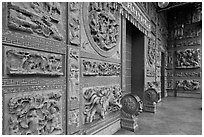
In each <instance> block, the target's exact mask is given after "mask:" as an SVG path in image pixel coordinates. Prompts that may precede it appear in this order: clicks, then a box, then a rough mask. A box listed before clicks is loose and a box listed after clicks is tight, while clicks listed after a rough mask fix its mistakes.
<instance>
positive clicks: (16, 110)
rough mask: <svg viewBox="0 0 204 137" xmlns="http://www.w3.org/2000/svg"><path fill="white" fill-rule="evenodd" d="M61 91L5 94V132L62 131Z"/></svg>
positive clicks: (22, 133) (29, 133)
mask: <svg viewBox="0 0 204 137" xmlns="http://www.w3.org/2000/svg"><path fill="white" fill-rule="evenodd" d="M62 98H63V97H62V92H61V90H59V89H57V90H48V91H43V92H40V93H39V92H32V93H30V92H29V93H28V92H27V93H18V94H15V96H13V95H12V96H9V95H8V94H6V97H5V100H8V101H7V103H8V104H7V105H5V106H4V108H5V112H7V113H6V114H5V115H4V117H6V119H5V118H4V123H5V125H7V126H6V127H5V130H4V131H5V133H6V134H9V135H48V134H49V135H56V134H62V133H63V126H62Z"/></svg>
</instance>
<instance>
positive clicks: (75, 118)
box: [68, 109, 79, 134]
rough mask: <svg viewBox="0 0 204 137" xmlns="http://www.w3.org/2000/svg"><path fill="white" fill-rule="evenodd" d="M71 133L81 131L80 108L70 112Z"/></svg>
mask: <svg viewBox="0 0 204 137" xmlns="http://www.w3.org/2000/svg"><path fill="white" fill-rule="evenodd" d="M68 125H69V130H70V133H69V134H73V133H75V132H77V131H79V109H76V110H71V111H69V112H68Z"/></svg>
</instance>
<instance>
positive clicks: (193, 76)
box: [168, 2, 202, 97]
mask: <svg viewBox="0 0 204 137" xmlns="http://www.w3.org/2000/svg"><path fill="white" fill-rule="evenodd" d="M201 5H202V4H201V3H199V2H197V3H192V4H191V5H189V6H188V7H183V8H181V9H177V10H175V11H173V12H172V13H170V14H169V15H168V16H169V17H168V18H169V19H170V20H169V21H168V22H169V24H174V25H171V27H169V38H168V39H169V42H168V51H169V52H170V53H172V54H173V56H172V57H171V58H172V62H171V65H170V66H172V67H171V70H169V71H172V73H173V76H174V80H173V85H174V88H173V91H175V93H176V94H174V95H175V96H176V95H177V94H178V95H180V94H179V93H180V92H182V93H183V92H184V91H186V92H188V93H192V94H194V95H195V93H196V95H195V96H197V95H198V96H197V97H200V95H199V93H200V92H201V91H202V89H201V88H197V87H198V85H199V84H198V83H197V81H200V80H201V70H202V68H201V66H202V64H201V62H202V60H201V46H202V35H201V34H202V25H201V24H202V21H201V11H202V6H201ZM178 13H180V14H178ZM176 19H179V20H180V21H178V20H176ZM172 64H173V65H172ZM170 79H171V78H170ZM194 87H195V88H194ZM194 89H196V92H195V90H194ZM197 93H198V94H197ZM181 95H182V96H183V95H184V96H185V94H181ZM194 95H192V96H194Z"/></svg>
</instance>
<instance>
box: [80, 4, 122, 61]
mask: <svg viewBox="0 0 204 137" xmlns="http://www.w3.org/2000/svg"><path fill="white" fill-rule="evenodd" d="M83 8H84V9H83V19H84V25H85V31H86V34H87V36H88V39H89V41H90V42H91V45H92V47H93V48H94V50H96V52H97V53H98V54H100V55H101V56H103V57H110V56H112V55H113V54H115V53H116V51H117V50H118V47H119V43H120V19H119V18H120V14H119V8H118V6H117V4H116V3H114V2H90V3H84V5H83Z"/></svg>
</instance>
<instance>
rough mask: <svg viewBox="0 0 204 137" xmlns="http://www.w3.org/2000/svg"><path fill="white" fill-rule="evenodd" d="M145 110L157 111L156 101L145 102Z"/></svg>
mask: <svg viewBox="0 0 204 137" xmlns="http://www.w3.org/2000/svg"><path fill="white" fill-rule="evenodd" d="M143 111H144V112H152V113H155V112H156V103H155V102H144V105H143Z"/></svg>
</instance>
